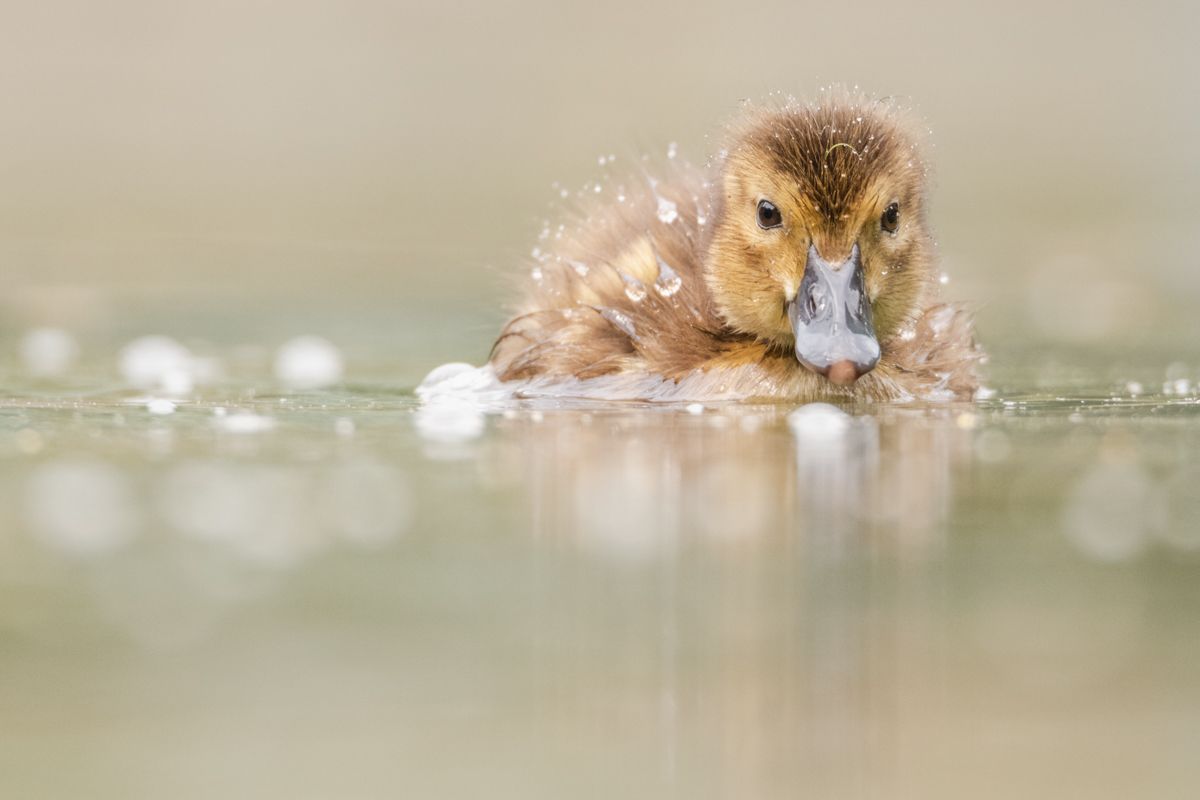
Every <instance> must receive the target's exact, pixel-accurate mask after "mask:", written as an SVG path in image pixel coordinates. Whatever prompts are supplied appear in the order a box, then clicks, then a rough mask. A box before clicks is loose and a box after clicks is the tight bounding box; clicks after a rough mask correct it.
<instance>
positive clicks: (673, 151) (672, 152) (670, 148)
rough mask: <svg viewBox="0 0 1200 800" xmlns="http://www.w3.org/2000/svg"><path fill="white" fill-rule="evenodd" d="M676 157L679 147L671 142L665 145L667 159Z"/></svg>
mask: <svg viewBox="0 0 1200 800" xmlns="http://www.w3.org/2000/svg"><path fill="white" fill-rule="evenodd" d="M677 155H679V145H678V144H676V143H675V142H671V143H670V144H668V145H667V158H675V156H677Z"/></svg>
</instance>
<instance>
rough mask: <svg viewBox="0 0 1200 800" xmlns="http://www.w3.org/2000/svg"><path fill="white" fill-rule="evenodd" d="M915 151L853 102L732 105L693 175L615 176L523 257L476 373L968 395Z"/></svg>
mask: <svg viewBox="0 0 1200 800" xmlns="http://www.w3.org/2000/svg"><path fill="white" fill-rule="evenodd" d="M915 147H916V145H915V139H914V137H913V136H912V135H911V134H910V133H909V128H908V124H907V122H906V121H905V119H904V118H903V115H902V114H901V113H900V112H899V111H898V110H897V109H895V108H892V107H890V106H888V105H886V104H882V103H877V102H872V101H869V100H865V99H861V98H851V97H838V98H835V99H830V100H827V101H825V102H823V103H821V104H817V105H800V104H796V103H789V104H785V105H782V106H778V107H772V108H762V109H754V110H751V111H750V112H749V113H748V114H746V115H745V116H744V118H743V119H741V120H740V121H739V122H737V123H736V124H735V125H734V126H733V128H732V130H731V132H730V137H729V142H728V146H727V148H726V149H725V150H722V151H721V154H720V157H719V159H718V160H717V161H716V165H715V168H716V171H715V175H714V176H713V177H712V180H711V182H710V181H709V180H706V176H705V175H704V174H703V173H702V172H701V171H700V170H697V169H695V168H692V167H690V166H680V167H679V168H678V169H675V170H673V172H674V174H672V175H671V177H670V178H669V179H664V180H662V181H657V180H653V179H648V180H647V181H646V182H645V184H644V185H643V186H641V187H640V188H638V189H636V190H633V191H626V190H625V188H623V187H622V188H620V189H619V190H618V191H617V192H616V194H617V197H616V198H615V202H612V203H609V204H607V205H605V204H602V203H596V204H595V205H594V207H592V208H590V209H586V210H585V211H584V213H583V214H581V215H580V218H579V219H577V220H575V221H574V224H573V225H567V226H563V228H561V229H560V231H561V232H560V234H559V235H558V236H556V237H555V238H554V239H553V240H552V243H553V246H552V247H551V248H550V249H549V251H548V252H542V251H535V256H536V263H535V264H534V265H533V268H532V270H531V280H530V281H529V283H528V285H527V286H526V288H525V294H524V298H523V300H522V301H521V303H520V306H519V308H518V313H517V315H516V316H514V317H513V318H512V319H511V320H510V321H509V322H508V324H507V325H506V326H505V328H504V330H503V332H502V333H501V335H500V338H499V339H498V340H497V342H496V344H495V346H494V348H493V350H492V356H491V363H492V366H493V368H494V369H495V370H496V373H497V374H498V375H499V377H500V378H501V380H505V381H515V380H522V381H527V382H529V385H532V386H542V387H546V388H548V389H554V388H557V389H558V390H560V391H564V392H572V391H581V392H584V393H588V394H594V395H597V396H611V397H643V398H647V399H668V398H683V397H688V398H696V399H704V398H717V397H777V398H790V399H800V400H808V399H815V398H820V397H838V396H841V397H856V398H872V399H894V398H901V397H907V396H926V397H929V396H932V397H947V398H948V397H956V398H967V397H970V395H971V393H972V392H973V391H974V390H975V388H976V387H977V379H976V376H975V364H976V363H977V361H978V360H979V357H980V353H979V351H978V349H977V348H976V346H975V343H974V339H973V332H972V325H971V321H970V318H969V316H968V315H967V314H966V313H965V312H963V311H961V310H959V309H957V308H955V307H953V306H948V305H943V304H941V303H939V302H938V300H937V299H936V295H937V288H938V287H937V274H938V273H937V270H936V268H935V256H934V247H933V242H932V240H931V237H930V234H929V231H928V229H927V227H926V221H925V207H924V205H925V197H924V195H925V177H926V172H925V166H924V164H923V163H922V161H921V160H920V158H919V156H918V154H917V153H916V149H915ZM599 196H600V197H604V195H603V194H600V195H599Z"/></svg>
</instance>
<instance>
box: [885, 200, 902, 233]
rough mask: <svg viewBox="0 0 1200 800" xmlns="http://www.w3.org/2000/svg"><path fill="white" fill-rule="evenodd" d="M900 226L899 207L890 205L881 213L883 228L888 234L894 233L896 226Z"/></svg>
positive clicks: (894, 204) (895, 204)
mask: <svg viewBox="0 0 1200 800" xmlns="http://www.w3.org/2000/svg"><path fill="white" fill-rule="evenodd" d="M899 224H900V206H899V204H897V203H892V204H891V205H890V206H888V207H887V209H886V210H885V211H884V212H883V227H884V230H886V231H888V232H889V233H895V231H896V226H897V225H899Z"/></svg>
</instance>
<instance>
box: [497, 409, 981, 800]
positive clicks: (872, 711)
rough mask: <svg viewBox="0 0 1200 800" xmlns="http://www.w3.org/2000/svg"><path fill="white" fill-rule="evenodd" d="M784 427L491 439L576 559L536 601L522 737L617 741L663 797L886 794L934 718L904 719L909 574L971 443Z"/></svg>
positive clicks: (742, 424)
mask: <svg viewBox="0 0 1200 800" xmlns="http://www.w3.org/2000/svg"><path fill="white" fill-rule="evenodd" d="M785 414H786V410H785V409H777V408H774V407H766V408H753V407H739V408H730V409H720V410H719V411H716V412H706V413H703V414H700V415H698V416H697V415H692V414H680V413H669V412H660V413H596V414H587V415H583V416H580V415H577V414H571V413H563V414H546V415H545V417H544V418H543V419H540V420H539V421H533V420H531V419H529V418H527V417H526V418H518V419H512V420H507V421H505V422H504V423H503V424H502V425H501V426H500V435H501V437H503V438H504V439H506V440H513V441H517V442H519V444H520V448H521V451H522V453H523V455H524V458H525V461H524V463H523V465H522V471H521V475H522V477H521V479H520V486H521V488H522V489H523V490H524V491H526V492H528V495H527V497H528V500H527V502H528V503H529V514H530V517H531V520H532V522H533V525H532V531H531V533H532V535H533V537H534V538H535V541H537V542H538V543H539V544H538V548H539V549H540V550H542V551H550V552H557V551H558V550H559V549H560V548H561V547H562V545H564V544H566V545H570V546H572V547H573V548H576V552H577V554H578V555H579V556H580V557H582V559H583V560H582V561H577V560H576V559H574V558H570V557H567V558H566V561H567V563H569V564H573V566H571V567H570V569H571V571H572V577H571V579H570V580H569V582H566V583H564V582H562V581H553V584H554V585H555V586H556V587H557V591H556V592H555V593H553V596H550V594H551V593H550V592H549V591H548V590H543V589H542V588H541V587H536V588H535V591H537V592H538V593H539V610H538V611H537V612H536V623H535V624H536V626H537V628H538V630H539V632H540V635H539V636H538V637H537V642H538V645H539V647H538V650H537V652H536V653H535V654H534V655H533V656H532V657H534V658H536V659H537V660H538V661H539V662H540V670H539V674H542V675H544V676H546V677H545V683H544V685H543V686H541V687H540V688H539V695H541V694H542V693H543V692H544V693H545V696H544V697H541V698H540V700H539V702H540V703H541V704H542V709H543V710H542V714H543V718H542V724H543V726H544V727H545V728H546V730H542V731H540V733H539V734H538V735H548V734H549V732H550V731H552V730H553V731H561V730H563V726H566V728H565V729H566V730H570V731H571V732H572V734H573V735H575V736H583V737H584V739H585V741H592V740H591V739H590V737H589V735H588V734H586V733H585V731H589V730H594V731H596V732H597V735H599V736H600V737H601V738H603V737H604V736H610V735H611V736H618V737H620V738H621V739H622V744H620V745H618V746H617V747H616V748H615V749H616V751H617V752H620V753H621V754H622V756H621V759H622V760H623V759H624V758H626V757H628V756H629V754H630V753H631V752H632V753H636V754H637V755H636V757H635V758H634V760H633V762H632V763H633V765H636V767H634V768H635V769H636V770H637V772H636V774H637V775H638V778H639V780H653V781H658V783H653V782H652V783H651V784H650V785H651V786H658V787H659V789H661V790H662V791H669V792H670V793H672V796H694V793H696V792H698V791H699V792H701V793H703V791H704V787H705V786H711V785H713V784H712V782H713V781H716V782H717V783H716V785H719V786H723V787H724V788H723V789H722V790H720V791H717V792H716V795H717V796H731V795H737V796H753V797H774V796H789V795H790V794H791V793H792V792H793V790H794V789H795V787H797V786H804V787H807V788H808V789H809V790H810V791H812V792H813V793H814V794H813V796H822V797H834V796H866V794H865V793H866V792H867V791H868V790H870V789H871V788H872V787H878V786H885V787H886V786H894V780H895V774H894V771H895V769H896V768H897V765H896V764H895V763H893V762H892V759H895V758H900V757H902V756H903V754H904V753H905V752H906V750H908V746H907V745H906V743H905V739H906V737H907V736H909V735H910V733H909V731H908V729H909V728H910V727H913V726H914V725H920V726H925V725H928V724H929V722H930V721H931V720H932V719H936V708H935V707H929V706H926V707H925V708H924V709H923V710H922V711H920V713H918V714H916V715H915V718H912V717H913V716H914V715H913V713H912V710H913V709H916V708H919V707H920V706H921V704H922V703H926V702H927V700H928V699H929V697H936V694H937V692H936V691H935V690H934V689H933V688H932V687H927V686H926V685H925V679H926V676H929V675H933V674H935V670H933V669H932V667H933V665H934V664H935V663H936V662H937V660H938V658H939V657H940V655H941V653H940V650H941V648H942V645H941V641H940V637H939V635H938V634H937V632H936V631H930V630H928V628H927V625H928V616H929V613H930V612H931V611H932V612H933V613H935V614H940V613H944V611H945V610H946V609H945V608H944V606H939V605H938V603H939V601H938V599H937V598H938V596H939V593H940V584H939V580H938V579H937V577H936V575H933V574H931V571H930V569H929V568H928V563H929V562H931V561H932V562H936V561H937V560H939V559H940V558H941V555H940V553H939V549H940V548H941V547H942V546H943V544H944V542H945V538H946V537H945V523H946V519H947V515H948V513H949V509H950V506H951V497H952V493H953V490H954V487H953V485H952V481H951V476H952V475H953V474H955V471H956V469H960V468H961V467H962V466H963V464H964V462H966V461H967V460H968V456H969V454H970V452H971V432H970V431H969V430H967V429H964V427H962V426H960V425H956V424H955V423H954V420H953V418H950V417H942V418H939V417H929V416H927V415H925V414H923V413H914V414H911V415H910V416H904V415H901V414H895V415H882V416H880V417H863V416H856V417H849V416H846V415H845V414H844V413H843V412H841V411H838V410H837V409H833V408H831V407H823V408H808V409H804V410H802V411H801V412H799V413H798V414H793V416H792V417H791V418H790V420H785V419H784V417H785ZM502 457H503V458H505V459H509V458H511V456H510V455H509V454H505V455H503V456H502ZM510 467H511V465H510ZM914 559H915V561H914ZM553 563H554V564H557V565H559V567H561V564H562V562H561V561H560V560H559V559H557V558H556V559H554V560H553ZM910 564H911V565H913V566H909V565H910ZM927 579H930V582H929V583H926V580H927ZM559 592H561V594H560V593H559ZM931 602H932V603H934V605H933V606H932V608H928V607H925V608H922V607H923V606H924V605H925V604H927V603H931ZM905 609H908V611H909V612H910V613H908V614H906V613H905ZM914 609H920V611H919V613H918V614H917V615H916V618H915V619H914V618H912V614H911V612H912V611H913V610H914ZM922 698H924V699H922ZM592 746H599V747H601V748H604V747H605V745H598V744H597V742H595V741H592ZM609 749H613V748H611V747H610V748H609ZM921 756H922V757H923V758H928V757H929V754H928V753H927V752H923V753H921ZM881 759H882V761H881ZM627 777H628V776H627ZM637 786H638V784H637V783H633V784H624V783H622V782H621V781H620V780H615V781H614V782H613V783H612V784H611V788H612V789H613V790H614V791H618V792H620V791H630V790H634V789H635V787H637ZM642 788H643V789H644V788H645V787H644V786H643V787H642ZM674 793H678V794H677V795H676V794H674ZM644 796H653V792H652V791H646V792H645V795H644ZM888 796H890V795H888Z"/></svg>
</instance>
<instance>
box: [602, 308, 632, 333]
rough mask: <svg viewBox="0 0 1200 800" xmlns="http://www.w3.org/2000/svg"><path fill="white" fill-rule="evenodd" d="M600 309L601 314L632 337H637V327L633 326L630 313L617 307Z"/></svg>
mask: <svg viewBox="0 0 1200 800" xmlns="http://www.w3.org/2000/svg"><path fill="white" fill-rule="evenodd" d="M598 310H599V311H600V316H602V317H604V318H605V319H606V320H608V321H609V322H610V323H612V324H613V325H614V326H616V327H617V328H619V329H620V330H621V331H622V332H623V333H624V334H625V335H626V336H628V337H629V338H630V339H636V338H637V329H636V328H635V327H634V326H633V320H632V319H630V318H629V315H628V314H625V313H623V312H621V311H618V310H617V309H615V308H607V307H606V308H601V309H598Z"/></svg>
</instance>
